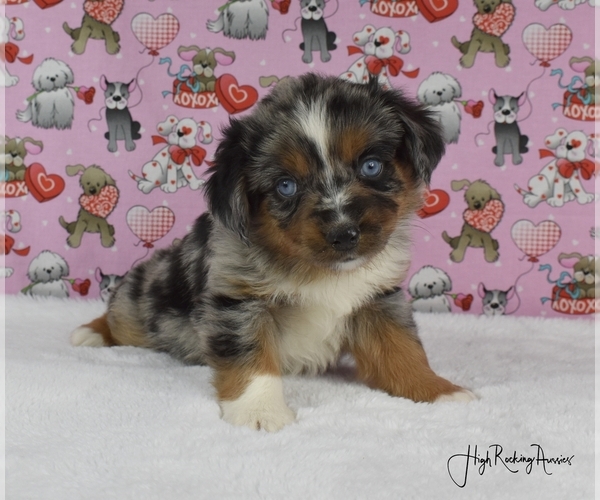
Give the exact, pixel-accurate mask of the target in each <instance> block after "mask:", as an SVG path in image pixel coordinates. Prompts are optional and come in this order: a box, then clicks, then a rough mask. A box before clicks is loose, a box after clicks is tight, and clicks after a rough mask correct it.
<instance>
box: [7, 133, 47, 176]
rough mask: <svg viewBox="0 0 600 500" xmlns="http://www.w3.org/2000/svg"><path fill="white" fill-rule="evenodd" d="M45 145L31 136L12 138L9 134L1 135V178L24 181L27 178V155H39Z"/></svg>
mask: <svg viewBox="0 0 600 500" xmlns="http://www.w3.org/2000/svg"><path fill="white" fill-rule="evenodd" d="M43 148H44V145H43V143H42V142H41V141H36V140H35V139H32V138H31V137H24V138H23V139H21V138H20V137H14V138H10V137H8V136H7V135H5V136H0V153H1V154H0V180H1V181H22V180H24V179H25V171H26V170H27V165H25V157H26V156H27V154H28V153H29V154H32V155H37V154H39V153H41V151H42V149H43Z"/></svg>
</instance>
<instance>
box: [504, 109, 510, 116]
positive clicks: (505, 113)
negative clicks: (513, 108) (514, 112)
mask: <svg viewBox="0 0 600 500" xmlns="http://www.w3.org/2000/svg"><path fill="white" fill-rule="evenodd" d="M502 114H503V115H504V116H507V115H510V110H509V109H503V110H502Z"/></svg>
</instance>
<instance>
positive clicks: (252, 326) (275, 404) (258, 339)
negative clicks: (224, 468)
mask: <svg viewBox="0 0 600 500" xmlns="http://www.w3.org/2000/svg"><path fill="white" fill-rule="evenodd" d="M212 302H213V304H212V308H213V311H212V314H209V315H208V316H207V317H208V318H214V320H213V321H210V323H211V324H210V325H208V330H209V332H208V351H209V364H210V365H211V366H212V368H213V369H214V370H215V376H214V381H213V383H214V386H215V388H216V390H217V397H218V399H219V405H220V407H221V414H222V417H223V419H224V420H226V421H227V422H229V423H231V424H233V425H241V426H246V427H250V428H251V429H257V430H258V429H265V430H266V431H269V432H275V431H278V430H280V429H281V428H282V427H284V426H285V425H287V424H290V423H291V422H293V421H294V419H295V415H294V412H292V410H290V409H289V408H288V406H287V405H286V403H285V401H284V398H283V384H282V380H281V372H280V368H279V358H278V354H277V346H276V340H275V339H276V335H275V323H274V321H273V318H272V317H271V315H270V314H269V313H268V312H267V311H261V309H262V306H261V305H260V304H258V303H256V302H255V301H238V300H232V299H229V298H223V297H216V298H213V300H212Z"/></svg>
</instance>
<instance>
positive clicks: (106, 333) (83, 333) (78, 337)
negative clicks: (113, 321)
mask: <svg viewBox="0 0 600 500" xmlns="http://www.w3.org/2000/svg"><path fill="white" fill-rule="evenodd" d="M71 344H73V345H74V346H77V347H79V346H81V347H108V346H114V345H117V343H116V342H115V339H114V338H113V336H112V333H111V331H110V326H109V325H108V313H106V314H104V315H103V316H100V317H99V318H96V319H95V320H93V321H92V322H91V323H87V324H86V325H81V326H78V327H77V328H75V330H73V333H71Z"/></svg>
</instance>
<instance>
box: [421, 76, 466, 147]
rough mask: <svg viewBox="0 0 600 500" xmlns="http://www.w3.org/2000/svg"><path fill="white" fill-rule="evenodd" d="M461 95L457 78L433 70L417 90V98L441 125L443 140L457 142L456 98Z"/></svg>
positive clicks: (458, 114)
mask: <svg viewBox="0 0 600 500" xmlns="http://www.w3.org/2000/svg"><path fill="white" fill-rule="evenodd" d="M461 96H462V89H461V86H460V83H458V80H457V79H456V78H454V77H453V76H451V75H448V74H446V73H441V72H439V71H435V72H434V73H431V75H429V76H428V77H427V78H426V79H425V80H423V82H421V85H419V90H418V91H417V99H419V101H420V102H421V103H423V104H424V105H425V106H427V108H428V109H430V110H431V111H433V112H434V113H435V117H436V118H437V119H438V120H439V122H440V125H441V126H442V132H443V135H444V142H445V143H446V144H452V143H456V142H458V138H459V136H460V121H461V118H462V116H461V112H460V107H459V106H458V104H457V103H456V99H459V98H460V97H461Z"/></svg>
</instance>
